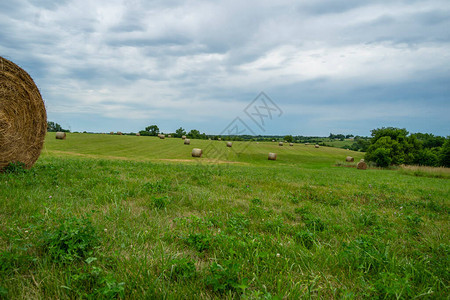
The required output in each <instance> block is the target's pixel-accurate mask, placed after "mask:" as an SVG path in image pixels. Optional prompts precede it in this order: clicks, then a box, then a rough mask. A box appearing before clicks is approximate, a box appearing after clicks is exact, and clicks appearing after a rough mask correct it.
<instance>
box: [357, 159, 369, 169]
mask: <svg viewBox="0 0 450 300" xmlns="http://www.w3.org/2000/svg"><path fill="white" fill-rule="evenodd" d="M356 168H357V169H360V170H367V164H366V162H365V161H364V159H361V161H360V162H359V163H358V164H357V165H356Z"/></svg>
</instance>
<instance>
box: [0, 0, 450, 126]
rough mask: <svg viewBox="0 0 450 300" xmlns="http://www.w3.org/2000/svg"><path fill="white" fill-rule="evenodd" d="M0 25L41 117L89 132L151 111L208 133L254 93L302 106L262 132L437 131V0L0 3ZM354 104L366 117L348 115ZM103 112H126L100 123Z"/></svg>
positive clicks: (0, 51)
mask: <svg viewBox="0 0 450 300" xmlns="http://www.w3.org/2000/svg"><path fill="white" fill-rule="evenodd" d="M19 4H20V5H19ZM0 26H1V28H2V31H1V32H0V55H2V56H5V57H7V58H9V59H11V60H13V61H15V62H16V63H18V64H20V65H21V66H22V67H24V68H25V69H26V70H27V71H29V73H30V74H31V75H32V76H33V77H34V79H35V81H36V82H37V83H38V85H39V87H40V89H41V91H42V94H43V96H44V98H45V99H46V105H47V109H48V111H49V117H50V118H52V119H55V120H56V121H58V120H57V118H61V120H60V122H61V123H64V122H67V121H66V120H63V118H64V116H66V117H67V119H68V120H70V122H72V123H74V125H73V126H72V129H73V130H94V129H93V128H88V127H89V126H92V124H96V123H95V122H94V121H86V117H81V115H82V114H87V115H90V116H92V118H94V119H96V120H98V125H97V126H96V128H98V129H99V130H100V131H110V129H111V130H122V131H127V130H129V131H132V130H133V131H137V130H138V129H140V128H134V127H131V126H143V125H145V124H146V123H149V122H153V123H161V124H165V125H164V126H172V127H173V128H172V127H171V128H167V130H174V129H176V128H175V127H177V126H180V125H183V124H186V125H184V126H185V127H188V126H199V127H201V128H200V129H201V130H203V131H206V132H210V133H217V132H220V131H221V129H223V128H222V127H223V126H226V125H227V122H228V121H230V120H232V119H233V118H234V117H235V116H236V115H238V114H239V113H240V112H241V110H242V109H243V108H244V107H245V106H246V104H247V103H248V102H249V101H251V100H252V99H253V97H254V96H256V94H258V92H259V91H261V90H265V91H267V92H268V93H269V94H270V95H271V96H272V97H273V98H274V99H277V102H279V105H280V106H283V105H284V106H285V107H289V108H291V109H289V111H290V112H291V113H292V114H294V113H295V114H297V115H299V116H300V115H301V116H303V119H305V118H307V116H306V115H305V113H308V114H309V117H308V119H309V121H305V122H304V123H301V122H300V123H297V122H292V120H291V119H289V118H291V117H289V116H286V121H285V122H284V123H283V122H282V121H280V122H281V123H280V124H278V125H274V127H273V131H274V133H284V132H286V131H289V132H291V133H295V131H296V130H297V131H299V132H302V134H308V130H310V133H311V134H318V133H317V132H322V134H327V133H328V131H330V127H333V128H341V129H348V130H350V131H351V128H352V126H353V128H354V130H355V131H358V132H354V133H357V134H368V133H369V130H370V129H372V127H373V126H385V125H389V124H387V123H388V122H389V121H390V120H391V121H393V122H394V121H395V122H398V121H399V120H401V122H400V124H399V126H401V124H411V123H412V122H411V120H412V119H413V118H414V119H415V120H416V121H417V122H416V123H417V124H426V123H427V122H426V120H427V119H428V118H429V117H428V116H431V115H432V116H433V124H435V125H434V126H435V127H434V128H432V130H433V131H434V132H435V133H439V134H448V132H447V131H448V127H447V128H446V127H445V126H440V125H439V124H448V118H447V117H445V116H444V115H443V114H441V112H443V111H444V112H445V111H447V112H448V111H449V105H450V104H449V101H448V99H449V98H450V91H449V89H448V88H446V86H447V84H446V82H449V79H450V72H449V69H448V67H447V66H448V65H449V62H450V54H449V53H450V51H449V50H450V47H449V46H450V41H449V37H450V35H449V34H448V28H449V27H450V8H448V5H447V4H446V1H443V0H429V1H387V0H385V1H382V0H380V1H371V2H364V1H356V0H355V1H353V0H352V1H344V2H336V1H331V0H326V1H312V0H310V1H302V2H297V1H287V0H283V1H277V2H274V1H268V0H267V1H256V0H251V1H245V2H242V1H216V2H211V1H196V0H192V1H139V0H123V1H121V0H115V1H94V2H92V1H88V0H78V1H75V0H66V1H58V2H56V1H31V0H30V1H25V0H21V1H20V2H19V3H16V4H15V5H12V4H11V2H10V1H2V2H1V3H0ZM424 103H426V107H427V108H428V110H427V113H426V114H418V113H417V112H419V111H421V110H423V109H424ZM355 105H359V107H361V108H362V109H364V110H367V112H365V113H363V114H361V113H360V114H358V115H360V116H365V119H366V120H368V121H366V122H364V118H359V119H358V120H356V119H355V121H354V122H353V123H352V122H351V121H349V120H348V119H349V116H348V113H347V112H349V111H350V112H355V110H354V109H353V108H354V106H355ZM371 107H377V109H375V110H373V109H371ZM306 108H307V109H306ZM390 108H392V109H394V108H395V109H396V110H398V112H397V113H392V112H390V111H387V110H388V109H390ZM433 109H434V110H433ZM383 111H386V113H385V114H384V115H383V113H382V112H383ZM371 112H373V113H372V114H371ZM77 113H78V114H79V119H78V120H77V118H76V114H77ZM312 116H314V118H315V119H316V120H320V121H321V122H319V123H317V122H315V121H313V119H311V118H312ZM408 116H411V117H410V119H408ZM114 119H117V120H125V119H128V120H132V119H134V121H132V122H131V121H130V122H120V124H122V126H127V124H130V125H129V126H130V127H127V128H109V127H110V126H112V125H111V124H113V123H114V122H112V121H111V122H110V123H108V122H106V121H105V120H114ZM171 120H172V121H178V120H179V121H182V122H183V124H175V125H168V124H171V123H170V121H171ZM200 120H201V121H202V122H204V123H203V124H202V123H200ZM326 120H328V121H329V122H328V123H329V124H327V125H325V124H324V122H325V123H326ZM369 120H370V121H369ZM376 120H379V124H376ZM103 121H105V122H103ZM102 122H103V123H102ZM402 122H403V123H402ZM344 123H345V124H344ZM83 124H84V125H83ZM103 124H107V125H103ZM189 124H191V125H189ZM294 124H295V125H294ZM352 124H353V125H352ZM374 124H376V125H374ZM102 126H103V127H102ZM106 126H109V127H108V128H106ZM75 127H77V128H75ZM78 127H79V128H78ZM364 128H365V129H364Z"/></svg>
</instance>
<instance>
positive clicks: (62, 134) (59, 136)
mask: <svg viewBox="0 0 450 300" xmlns="http://www.w3.org/2000/svg"><path fill="white" fill-rule="evenodd" d="M55 137H56V139H57V140H65V139H66V133H65V132H60V131H58V132H57V133H56V135H55Z"/></svg>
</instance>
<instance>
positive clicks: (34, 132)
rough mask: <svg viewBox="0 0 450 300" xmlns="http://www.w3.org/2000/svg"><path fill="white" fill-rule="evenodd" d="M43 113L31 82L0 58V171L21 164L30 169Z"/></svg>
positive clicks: (43, 124) (44, 124) (43, 131)
mask: <svg viewBox="0 0 450 300" xmlns="http://www.w3.org/2000/svg"><path fill="white" fill-rule="evenodd" d="M46 133H47V113H46V111H45V105H44V101H43V100H42V96H41V93H40V92H39V89H38V88H37V86H36V84H35V83H34V81H33V79H32V78H31V77H30V75H28V73H27V72H25V71H24V70H23V69H21V68H20V67H19V66H17V65H16V64H14V63H13V62H11V61H9V60H7V59H5V58H3V57H1V56H0V170H2V169H3V168H4V167H6V166H7V165H8V164H9V163H13V162H21V163H23V164H25V167H26V168H31V167H32V166H33V164H34V163H35V162H36V160H37V159H38V158H39V155H40V154H41V150H42V146H43V144H44V139H45V134H46Z"/></svg>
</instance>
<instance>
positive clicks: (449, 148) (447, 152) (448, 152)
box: [439, 137, 450, 168]
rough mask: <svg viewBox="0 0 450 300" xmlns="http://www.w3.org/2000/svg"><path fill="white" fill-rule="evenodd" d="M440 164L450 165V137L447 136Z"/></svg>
mask: <svg viewBox="0 0 450 300" xmlns="http://www.w3.org/2000/svg"><path fill="white" fill-rule="evenodd" d="M439 164H440V165H441V166H444V167H447V168H449V167H450V138H449V137H447V139H446V141H445V143H444V145H442V148H441V151H440V153H439Z"/></svg>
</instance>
